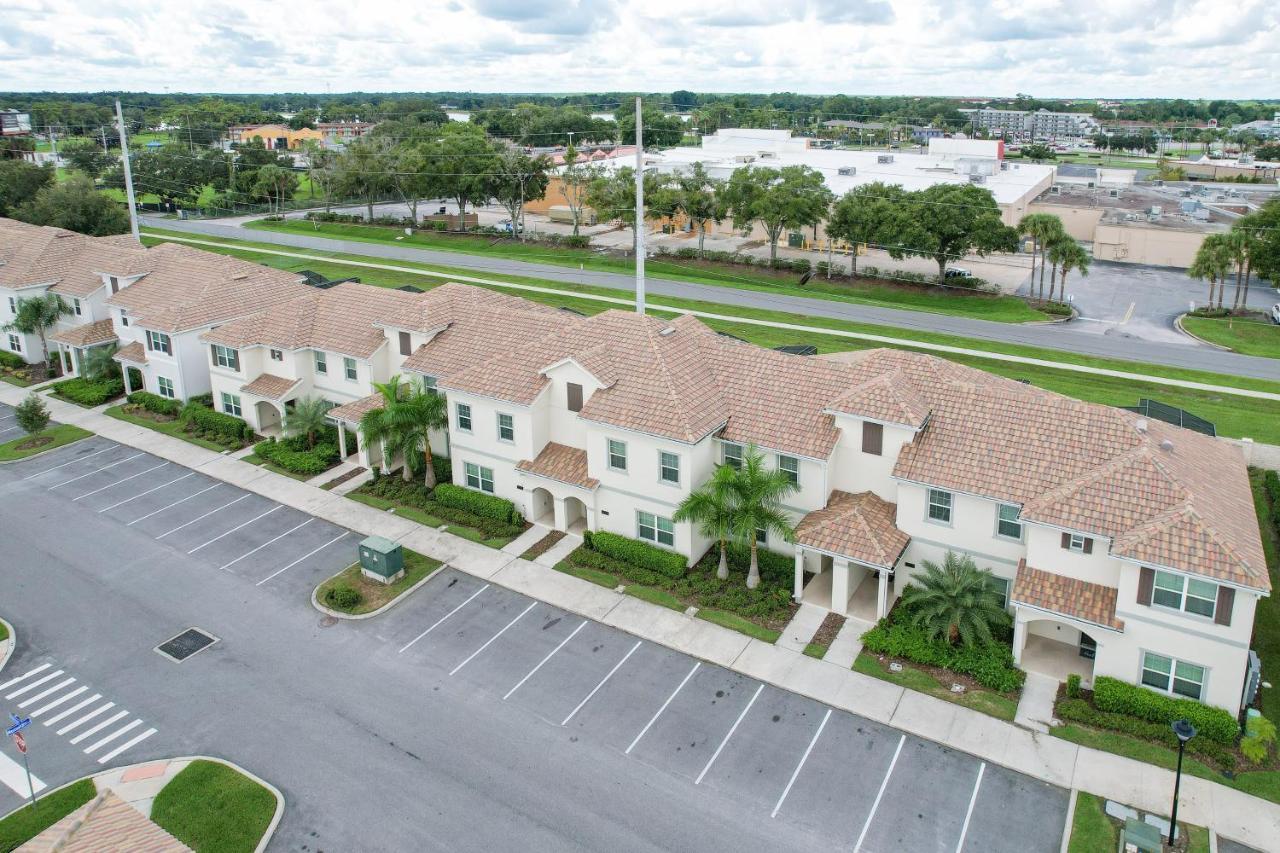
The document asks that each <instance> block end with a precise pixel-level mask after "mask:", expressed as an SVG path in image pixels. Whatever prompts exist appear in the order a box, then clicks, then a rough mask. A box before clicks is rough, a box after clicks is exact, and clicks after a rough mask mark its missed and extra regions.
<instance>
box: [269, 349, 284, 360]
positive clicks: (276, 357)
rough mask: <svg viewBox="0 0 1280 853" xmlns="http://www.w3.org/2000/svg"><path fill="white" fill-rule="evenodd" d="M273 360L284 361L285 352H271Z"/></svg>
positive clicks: (274, 350)
mask: <svg viewBox="0 0 1280 853" xmlns="http://www.w3.org/2000/svg"><path fill="white" fill-rule="evenodd" d="M271 360H272V361H284V351H283V350H278V349H273V350H272V351H271Z"/></svg>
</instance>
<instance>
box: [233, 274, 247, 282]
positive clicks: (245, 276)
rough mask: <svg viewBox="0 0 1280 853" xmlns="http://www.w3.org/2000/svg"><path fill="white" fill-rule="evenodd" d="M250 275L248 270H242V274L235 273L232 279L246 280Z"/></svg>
mask: <svg viewBox="0 0 1280 853" xmlns="http://www.w3.org/2000/svg"><path fill="white" fill-rule="evenodd" d="M248 277H249V274H248V273H247V272H242V273H240V274H238V275H233V276H231V280H232V281H244V280H245V279H246V278H248Z"/></svg>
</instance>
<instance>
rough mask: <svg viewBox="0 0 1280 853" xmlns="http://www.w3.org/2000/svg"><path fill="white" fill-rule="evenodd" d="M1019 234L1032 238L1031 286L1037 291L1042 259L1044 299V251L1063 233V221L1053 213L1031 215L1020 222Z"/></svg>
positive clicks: (1041, 273) (1041, 290) (1040, 295)
mask: <svg viewBox="0 0 1280 853" xmlns="http://www.w3.org/2000/svg"><path fill="white" fill-rule="evenodd" d="M1018 233H1019V234H1024V235H1026V236H1028V237H1030V238H1031V241H1032V249H1031V285H1032V290H1035V275H1036V258H1037V257H1038V258H1039V259H1040V294H1039V298H1040V299H1041V300H1043V299H1044V250H1045V247H1047V246H1048V245H1049V243H1051V242H1052V241H1053V240H1054V239H1055V238H1057V237H1060V236H1061V235H1062V233H1063V229H1062V220H1061V219H1059V218H1058V217H1056V216H1054V215H1053V214H1052V213H1030V214H1027V215H1026V216H1024V217H1022V220H1021V221H1020V222H1018Z"/></svg>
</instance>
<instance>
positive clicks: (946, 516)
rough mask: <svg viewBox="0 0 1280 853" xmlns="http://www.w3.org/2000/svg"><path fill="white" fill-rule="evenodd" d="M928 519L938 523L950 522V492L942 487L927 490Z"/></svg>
mask: <svg viewBox="0 0 1280 853" xmlns="http://www.w3.org/2000/svg"><path fill="white" fill-rule="evenodd" d="M929 520H930V521H936V522H938V523H939V524H950V523H951V493H950V492H944V491H943V490H942V489H930V490H929Z"/></svg>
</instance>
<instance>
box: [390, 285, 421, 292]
mask: <svg viewBox="0 0 1280 853" xmlns="http://www.w3.org/2000/svg"><path fill="white" fill-rule="evenodd" d="M396 290H403V291H404V292H405V293H426V291H425V290H423V289H422V288H421V287H416V286H414V285H412V284H402V285H400V286H399V287H397V288H396Z"/></svg>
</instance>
